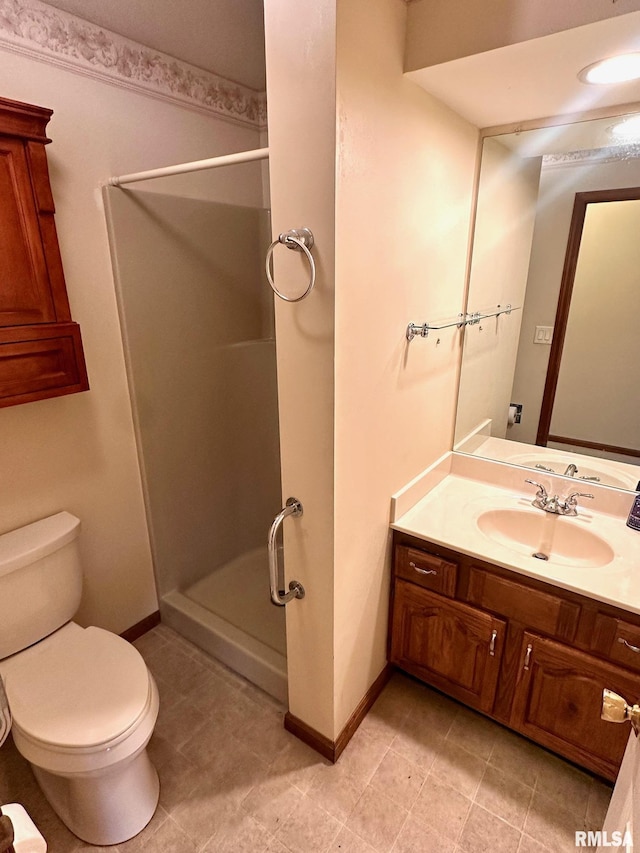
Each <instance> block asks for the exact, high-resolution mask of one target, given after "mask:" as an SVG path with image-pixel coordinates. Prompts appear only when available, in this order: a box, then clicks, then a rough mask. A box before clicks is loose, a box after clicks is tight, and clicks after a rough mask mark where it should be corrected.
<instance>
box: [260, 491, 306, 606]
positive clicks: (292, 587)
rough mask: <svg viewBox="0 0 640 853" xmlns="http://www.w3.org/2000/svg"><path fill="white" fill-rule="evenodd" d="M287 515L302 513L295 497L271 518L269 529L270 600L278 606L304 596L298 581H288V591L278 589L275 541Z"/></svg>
mask: <svg viewBox="0 0 640 853" xmlns="http://www.w3.org/2000/svg"><path fill="white" fill-rule="evenodd" d="M288 515H294V516H296V517H298V516H301V515H302V504H301V503H300V501H299V500H298V499H297V498H289V499H288V500H287V503H286V505H285V507H284V508H283V509H281V510H280V512H279V513H278V514H277V515H276V517H275V518H274V519H273V524H272V525H271V528H270V529H269V546H268V548H269V583H270V586H271V601H272V602H273V603H274V604H277V605H278V607H284V605H285V604H288V603H289V602H290V601H291V599H292V598H304V587H303V586H302V584H301V583H300V582H299V581H291V582H290V583H289V592H285V591H284V590H282V589H281V590H278V574H279V572H278V545H277V542H276V539H277V536H278V530H279V529H280V525H281V524H282V522H283V521H284V520H285V518H286V517H287V516H288Z"/></svg>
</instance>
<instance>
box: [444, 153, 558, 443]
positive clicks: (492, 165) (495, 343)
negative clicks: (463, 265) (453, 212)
mask: <svg viewBox="0 0 640 853" xmlns="http://www.w3.org/2000/svg"><path fill="white" fill-rule="evenodd" d="M541 163H542V161H541V158H539V157H538V158H528V159H524V160H523V159H522V158H520V157H518V155H517V154H515V153H513V152H511V151H509V149H507V148H506V147H505V146H504V145H502V144H501V143H500V142H499V141H498V140H497V139H492V138H488V139H485V140H484V143H483V147H482V168H481V172H480V181H479V190H478V203H477V214H476V224H475V232H474V240H473V263H472V265H471V275H470V281H469V299H468V310H469V311H470V312H478V311H480V312H483V313H487V314H490V313H492V312H494V311H496V310H497V306H498V305H500V306H502V307H504V306H506V305H512V306H513V308H514V309H516V310H514V311H513V312H512V313H511V314H503V315H501V316H500V317H494V318H489V319H487V320H483V321H482V322H481V323H480V324H477V325H472V326H467V327H466V329H465V331H464V349H463V354H462V370H461V375H460V393H459V402H458V415H457V419H456V433H455V441H456V443H457V442H459V441H462V440H463V439H464V438H465V437H466V436H467V435H469V433H471V432H472V430H474V429H476V428H477V427H478V426H479V425H480V423H481V422H482V421H484V420H486V419H491V422H492V423H491V435H494V436H497V437H498V438H505V437H506V433H507V415H508V410H509V404H510V403H511V402H512V400H511V387H512V384H513V374H514V372H515V366H516V355H517V352H518V338H519V334H520V324H521V322H522V307H523V304H524V296H525V288H526V285H527V273H528V269H529V255H530V254H531V241H532V237H533V226H534V222H535V214H536V202H537V199H538V184H539V180H540V167H541Z"/></svg>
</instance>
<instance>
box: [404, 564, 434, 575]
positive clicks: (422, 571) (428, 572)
mask: <svg viewBox="0 0 640 853" xmlns="http://www.w3.org/2000/svg"><path fill="white" fill-rule="evenodd" d="M409 566H410V567H411V568H412V569H414V570H415V571H416V572H418V574H420V575H437V574H438V572H437V571H436V570H435V569H421V568H419V567H418V566H416V564H415V563H413V562H411V563H409Z"/></svg>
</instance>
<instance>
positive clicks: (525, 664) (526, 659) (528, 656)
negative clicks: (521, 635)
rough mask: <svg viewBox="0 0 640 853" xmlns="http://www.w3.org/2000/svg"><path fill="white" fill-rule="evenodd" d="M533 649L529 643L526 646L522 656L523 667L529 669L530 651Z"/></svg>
mask: <svg viewBox="0 0 640 853" xmlns="http://www.w3.org/2000/svg"><path fill="white" fill-rule="evenodd" d="M532 651H533V646H532V645H531V643H529V644H528V646H527V653H526V655H525V656H524V668H525V669H529V664H530V663H531V652H532Z"/></svg>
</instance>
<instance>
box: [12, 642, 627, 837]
mask: <svg viewBox="0 0 640 853" xmlns="http://www.w3.org/2000/svg"><path fill="white" fill-rule="evenodd" d="M136 645H137V646H138V648H139V649H140V651H141V653H142V654H143V655H144V657H145V659H146V661H147V663H148V665H149V667H150V669H151V670H152V672H153V674H154V676H155V677H156V679H157V681H158V685H159V688H160V696H161V711H160V716H159V719H158V724H157V727H156V732H155V734H154V736H153V738H152V740H151V743H150V747H149V748H150V753H151V756H152V759H153V761H154V762H155V764H156V766H157V768H158V771H159V774H160V781H161V794H160V805H159V807H158V810H157V812H156V814H155V816H154V818H153V819H152V821H151V823H150V824H149V826H147V828H146V829H144V830H143V831H142V832H141V833H140V835H138V836H137V837H136V838H134V839H132V840H131V841H128V842H126V843H124V844H120V845H118V846H117V847H109V848H102V847H100V848H98V847H92V846H90V845H87V844H85V843H83V842H81V841H79V840H78V839H76V838H75V836H73V835H71V833H70V832H68V830H67V829H66V828H65V827H64V826H63V825H62V824H61V823H60V821H59V820H58V819H57V817H56V816H55V814H54V813H53V812H52V811H51V809H50V807H49V806H48V804H47V803H46V801H45V800H44V798H43V796H42V794H40V792H39V789H38V788H37V786H36V784H35V782H34V780H33V777H32V775H31V772H30V770H29V768H28V765H26V763H25V762H24V760H23V759H22V758H21V756H19V755H18V754H17V752H16V751H15V748H14V747H13V744H12V742H11V740H9V741H8V742H7V743H6V744H5V746H4V747H3V748H2V750H0V803H6V802H12V801H18V802H22V803H23V804H24V805H25V807H26V808H27V811H28V812H29V813H30V814H31V816H32V817H33V819H34V821H35V822H36V824H37V825H38V826H39V828H40V830H41V832H42V834H43V835H44V836H45V838H46V839H47V841H48V845H49V853H76V851H90V850H111V851H113V853H137V852H138V851H152V853H288V851H290V852H291V853H320V851H326V853H338V851H339V852H340V853H383V852H384V851H393V853H545V852H546V851H548V853H562V851H565V850H566V851H574V853H575V850H576V847H575V843H574V832H575V831H576V830H578V829H599V828H601V825H602V821H603V818H604V814H605V811H606V807H607V803H608V800H609V797H610V794H611V788H610V787H609V786H608V785H606V784H604V783H602V782H601V781H599V780H597V779H595V778H593V777H591V776H590V775H589V774H587V773H585V772H583V771H581V770H578V769H577V768H575V767H573V766H572V765H570V764H568V763H567V762H565V761H562V760H561V759H559V758H557V757H556V756H553V755H551V754H550V753H548V752H546V751H545V750H543V749H540V748H538V747H536V746H534V745H533V744H531V743H529V742H528V741H526V740H524V739H522V738H520V737H519V736H518V735H515V734H513V733H512V732H509V731H508V730H506V729H504V728H502V727H501V726H498V725H497V724H495V723H492V722H491V721H489V720H486V719H484V718H483V717H481V716H479V715H477V714H474V713H473V712H471V711H469V710H468V709H466V708H464V707H463V706H461V705H458V704H457V703H454V702H452V701H451V700H449V699H447V698H445V697H444V696H442V695H440V694H438V693H436V692H435V691H432V690H430V689H429V688H427V687H425V686H424V685H421V684H419V683H417V682H415V681H413V680H411V679H409V678H407V677H405V676H403V675H400V674H396V675H394V677H393V678H392V680H391V681H390V683H389V684H388V686H387V687H386V688H385V690H384V692H383V694H382V695H381V697H380V698H379V700H378V702H377V703H376V705H375V706H374V708H373V709H372V710H371V712H370V713H369V714H368V716H367V717H366V719H365V720H364V721H363V723H362V725H361V726H360V729H359V730H358V732H357V733H356V735H355V737H354V738H353V740H352V741H351V743H350V744H349V746H348V747H347V749H346V750H345V752H344V753H343V755H342V756H341V757H340V760H339V761H338V762H337V764H336V765H334V766H332V765H330V764H329V763H328V762H326V761H325V760H324V759H322V758H321V757H320V756H318V754H317V753H315V752H314V751H313V750H311V749H309V748H308V747H307V746H305V745H304V744H303V743H301V742H300V741H299V740H297V739H296V738H295V737H293V736H292V735H290V734H288V733H287V732H285V731H284V729H283V727H282V714H283V711H284V709H283V708H282V706H280V705H279V704H278V703H276V702H275V700H273V699H271V698H270V697H268V696H266V695H265V694H264V693H262V692H261V691H259V690H257V689H256V688H255V687H253V685H251V684H249V683H248V682H246V681H244V680H243V679H241V678H240V677H238V676H236V675H235V674H234V673H232V672H230V671H229V670H228V669H226V668H225V667H223V666H222V665H221V664H219V663H218V662H216V661H215V660H213V659H212V658H210V657H208V656H207V655H205V654H204V653H203V652H201V651H200V650H199V649H197V648H195V647H194V646H192V645H190V644H189V643H187V642H186V641H184V640H183V639H182V638H181V637H179V636H178V635H177V634H175V633H174V632H173V631H171V630H170V629H169V628H166V627H165V626H162V625H160V626H158V627H157V628H155V629H154V630H153V631H151V632H149V633H148V634H146V635H145V636H144V637H142V638H141V639H140V640H139V641H137V643H136Z"/></svg>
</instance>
